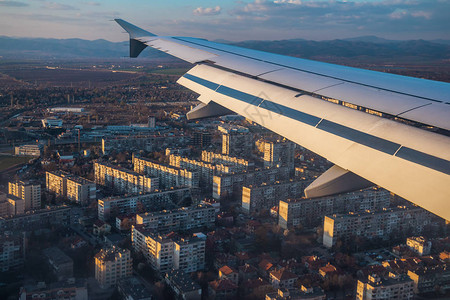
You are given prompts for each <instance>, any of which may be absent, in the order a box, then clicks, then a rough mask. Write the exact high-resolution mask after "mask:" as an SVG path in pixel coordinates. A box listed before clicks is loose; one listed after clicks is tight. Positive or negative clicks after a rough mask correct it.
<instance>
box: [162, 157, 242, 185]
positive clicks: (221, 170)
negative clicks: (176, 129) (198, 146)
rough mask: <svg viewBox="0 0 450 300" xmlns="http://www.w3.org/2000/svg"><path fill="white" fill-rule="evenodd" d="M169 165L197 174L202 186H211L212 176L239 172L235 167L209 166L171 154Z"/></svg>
mask: <svg viewBox="0 0 450 300" xmlns="http://www.w3.org/2000/svg"><path fill="white" fill-rule="evenodd" d="M169 164H170V165H171V166H174V167H177V168H182V169H187V170H189V171H194V172H197V173H198V174H199V175H200V178H199V180H200V183H201V184H202V186H212V182H213V176H214V175H220V174H228V173H233V172H238V171H239V170H240V168H238V167H235V166H227V165H222V164H210V163H207V162H203V161H198V160H195V159H190V158H187V157H182V156H179V155H173V154H172V155H170V156H169Z"/></svg>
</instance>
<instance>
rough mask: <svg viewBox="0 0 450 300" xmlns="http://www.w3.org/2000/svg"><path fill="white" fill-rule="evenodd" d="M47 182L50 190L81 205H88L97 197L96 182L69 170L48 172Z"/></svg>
mask: <svg viewBox="0 0 450 300" xmlns="http://www.w3.org/2000/svg"><path fill="white" fill-rule="evenodd" d="M45 182H46V187H47V190H48V191H52V192H54V193H55V194H56V195H59V196H63V197H67V198H68V199H69V200H71V201H72V202H75V203H78V204H81V205H88V204H89V203H91V202H92V201H95V199H96V197H97V195H96V194H97V193H96V191H97V186H96V184H95V182H92V181H90V180H87V179H85V178H82V177H78V176H75V175H72V174H70V173H67V172H63V171H55V172H46V175H45Z"/></svg>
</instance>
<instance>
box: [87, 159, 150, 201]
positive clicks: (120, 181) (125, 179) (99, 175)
mask: <svg viewBox="0 0 450 300" xmlns="http://www.w3.org/2000/svg"><path fill="white" fill-rule="evenodd" d="M94 172H95V182H96V183H97V184H100V185H103V186H106V187H109V188H112V189H113V190H114V191H115V192H117V193H124V194H132V195H135V194H145V193H150V192H154V191H156V190H158V189H159V179H158V178H156V177H147V176H145V175H142V174H139V173H137V172H134V171H131V170H128V169H125V168H121V167H118V166H114V165H111V164H109V163H101V162H96V163H95V164H94Z"/></svg>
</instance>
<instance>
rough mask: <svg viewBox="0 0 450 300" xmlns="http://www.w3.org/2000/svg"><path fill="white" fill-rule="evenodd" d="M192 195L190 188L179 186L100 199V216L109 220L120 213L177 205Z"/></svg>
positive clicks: (132, 212)
mask: <svg viewBox="0 0 450 300" xmlns="http://www.w3.org/2000/svg"><path fill="white" fill-rule="evenodd" d="M190 197H191V191H190V189H189V188H178V189H172V190H168V191H162V192H153V193H148V194H143V195H134V196H128V197H110V198H104V199H99V200H98V218H99V219H100V220H102V221H107V220H110V219H112V218H115V217H117V216H118V215H128V214H135V213H137V212H143V211H149V210H161V209H164V208H166V207H175V206H176V205H177V204H178V203H181V202H183V201H184V200H185V199H186V198H190Z"/></svg>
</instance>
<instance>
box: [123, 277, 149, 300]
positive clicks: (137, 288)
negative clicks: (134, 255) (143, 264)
mask: <svg viewBox="0 0 450 300" xmlns="http://www.w3.org/2000/svg"><path fill="white" fill-rule="evenodd" d="M117 290H118V291H119V293H120V295H121V296H122V299H125V300H152V299H153V296H152V292H151V291H150V290H149V289H148V288H146V287H145V285H144V283H142V281H141V280H140V279H139V278H137V277H135V276H133V277H125V278H122V279H120V280H119V282H118V284H117Z"/></svg>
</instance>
